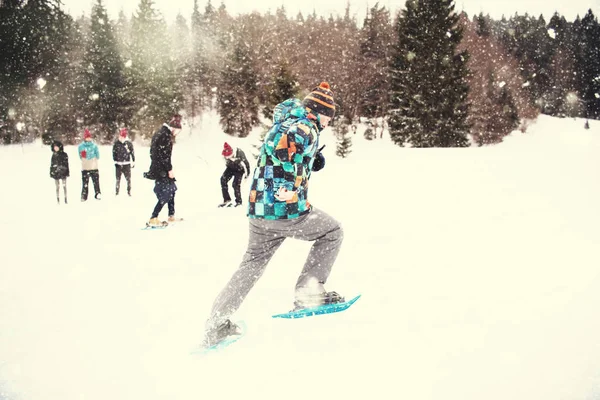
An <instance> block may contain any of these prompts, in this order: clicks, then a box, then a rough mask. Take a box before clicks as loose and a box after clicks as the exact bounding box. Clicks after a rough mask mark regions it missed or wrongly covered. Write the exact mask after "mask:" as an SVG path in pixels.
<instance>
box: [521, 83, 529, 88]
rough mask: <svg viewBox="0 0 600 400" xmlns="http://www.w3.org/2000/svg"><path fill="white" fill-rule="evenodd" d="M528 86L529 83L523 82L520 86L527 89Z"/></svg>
mask: <svg viewBox="0 0 600 400" xmlns="http://www.w3.org/2000/svg"><path fill="white" fill-rule="evenodd" d="M529 85H530V83H529V82H525V83H524V84H522V85H521V87H527V86H529Z"/></svg>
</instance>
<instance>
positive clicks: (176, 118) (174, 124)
mask: <svg viewBox="0 0 600 400" xmlns="http://www.w3.org/2000/svg"><path fill="white" fill-rule="evenodd" d="M169 126H170V127H171V128H175V129H181V115H179V114H175V115H173V118H171V120H170V121H169Z"/></svg>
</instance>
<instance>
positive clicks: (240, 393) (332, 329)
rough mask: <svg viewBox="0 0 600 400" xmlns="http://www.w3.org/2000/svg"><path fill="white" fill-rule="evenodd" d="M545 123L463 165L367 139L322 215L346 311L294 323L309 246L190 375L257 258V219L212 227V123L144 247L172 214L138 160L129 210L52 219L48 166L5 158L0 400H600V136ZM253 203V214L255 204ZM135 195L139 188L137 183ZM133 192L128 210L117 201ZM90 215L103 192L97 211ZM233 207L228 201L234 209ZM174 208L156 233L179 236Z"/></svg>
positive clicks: (474, 153)
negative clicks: (225, 304) (333, 223)
mask: <svg viewBox="0 0 600 400" xmlns="http://www.w3.org/2000/svg"><path fill="white" fill-rule="evenodd" d="M590 123H591V129H589V130H584V129H583V125H584V121H583V120H580V119H579V120H573V119H556V118H550V117H545V116H541V117H540V118H539V120H538V121H537V123H535V124H533V125H532V126H531V127H530V129H529V131H528V133H527V134H524V135H523V134H521V133H520V132H515V133H514V134H513V135H512V136H511V137H508V138H507V139H506V140H505V142H504V143H502V144H500V145H498V146H494V147H485V148H475V147H474V148H468V149H402V148H399V147H397V146H392V145H390V143H389V139H387V138H385V137H384V139H383V140H375V141H366V140H364V139H363V138H362V136H361V135H360V133H361V129H359V135H357V136H356V137H355V140H354V146H353V153H352V154H351V155H350V157H348V158H346V159H341V158H338V157H336V156H335V155H334V151H335V142H334V140H333V132H332V131H331V130H330V129H328V130H326V131H325V132H324V133H323V136H322V137H323V139H324V142H325V143H327V144H328V146H327V147H326V148H325V150H324V154H325V156H326V157H327V165H326V167H325V168H324V169H323V171H320V172H316V173H314V175H313V177H312V179H311V189H310V194H309V198H310V200H311V203H312V204H313V205H315V206H316V207H318V208H321V209H323V210H325V211H327V212H329V213H330V214H331V215H333V216H334V217H336V218H337V219H338V220H339V221H341V222H342V224H343V226H344V229H345V241H344V244H343V247H342V251H341V252H340V255H339V258H338V261H337V263H336V265H335V266H334V269H333V272H332V275H331V277H330V279H329V281H328V283H327V285H326V287H327V288H328V290H335V291H337V292H339V293H341V294H343V295H345V296H346V297H347V298H349V297H353V296H354V295H355V294H359V293H360V294H362V298H361V299H360V300H359V301H358V302H357V303H356V304H355V305H354V306H353V307H352V308H351V309H350V310H348V311H347V312H343V313H339V314H334V315H330V316H325V317H324V316H318V317H314V318H308V319H304V320H280V319H272V318H271V315H272V314H275V313H279V312H285V311H288V310H289V309H290V308H291V307H292V301H293V289H294V284H295V282H296V278H297V275H298V274H299V273H300V270H301V269H302V265H303V262H304V258H305V256H306V255H307V253H308V249H309V245H310V243H304V242H294V241H287V242H285V243H284V245H283V246H282V247H281V249H280V251H279V252H278V253H277V254H276V256H275V257H274V259H273V260H272V262H271V264H270V265H269V268H268V269H267V271H266V273H265V275H264V276H263V277H262V279H261V280H260V281H259V283H258V284H257V286H256V287H255V288H254V290H253V291H252V292H251V293H250V295H249V297H248V298H247V300H246V302H245V303H244V304H243V305H242V308H241V309H240V310H239V312H238V313H237V317H239V318H240V319H243V320H245V321H246V323H247V325H248V329H249V331H248V334H247V336H246V337H245V338H243V339H242V340H241V341H239V342H237V343H236V344H235V345H233V346H232V347H230V348H228V349H227V351H226V352H223V353H220V354H213V355H211V356H209V357H206V358H198V357H193V356H190V355H189V352H190V350H191V349H193V348H194V347H195V346H196V345H198V344H199V343H200V341H201V339H202V330H203V326H204V321H205V319H206V317H207V316H208V312H209V310H210V307H211V305H212V301H213V299H214V297H215V296H216V294H217V293H218V292H219V291H220V290H221V288H222V286H223V285H224V284H225V283H226V281H227V280H228V278H229V277H230V275H231V274H232V273H233V271H234V270H235V269H236V268H237V265H238V263H239V261H240V260H241V257H242V255H243V253H244V251H245V246H246V241H247V226H248V222H247V219H246V217H245V210H242V209H225V210H223V209H217V208H216V205H217V204H218V203H219V202H221V195H220V187H219V177H220V174H221V173H222V171H223V169H224V163H223V161H222V160H221V158H220V152H221V149H222V146H223V142H224V141H225V140H227V141H228V142H229V143H230V144H232V145H239V146H241V147H242V148H243V149H245V150H246V153H247V155H248V156H249V157H251V154H250V153H251V150H252V144H253V143H256V136H254V138H251V139H245V140H232V139H230V138H228V137H226V136H225V135H224V134H222V133H221V131H220V129H219V127H218V125H217V123H216V118H215V117H214V116H210V115H209V116H207V117H205V119H204V120H203V121H200V122H199V123H197V124H196V125H195V126H194V128H193V129H192V128H191V127H190V126H187V127H185V129H184V131H183V132H182V134H181V137H180V138H178V142H177V144H176V145H175V148H174V151H173V165H174V171H175V175H176V177H177V183H178V186H179V191H178V192H177V197H176V206H177V214H178V215H179V216H181V217H183V218H185V219H186V221H184V222H183V223H180V224H178V225H175V226H172V227H169V228H167V229H165V230H161V231H143V230H141V229H140V228H142V227H143V226H144V223H145V221H147V220H148V219H149V217H150V213H151V211H152V208H153V207H154V204H155V202H156V199H155V197H154V194H153V192H152V182H151V181H149V180H146V179H144V178H142V172H144V171H146V170H147V168H148V165H149V154H148V150H149V149H148V147H143V146H142V145H141V144H137V145H136V155H137V159H138V162H137V164H136V167H135V169H134V170H133V172H134V174H133V175H134V176H133V185H134V186H133V197H132V198H127V197H122V196H120V197H115V196H114V179H115V178H114V166H113V164H112V160H111V148H110V146H106V147H101V149H100V157H101V160H100V179H101V187H102V193H103V199H102V200H101V201H96V200H94V199H93V198H92V196H90V200H88V201H87V202H86V203H81V202H80V201H79V197H80V190H81V178H80V176H81V175H80V171H79V167H80V164H79V160H78V158H77V150H76V148H75V147H74V146H66V147H65V150H66V152H67V153H68V154H69V157H70V167H71V177H70V178H69V180H68V189H69V200H70V203H69V204H68V205H64V204H61V205H57V204H56V201H55V193H54V181H53V180H52V179H50V178H49V175H48V170H49V165H50V157H51V152H50V149H49V146H42V145H40V144H32V145H25V146H1V147H0V171H2V172H1V175H0V176H1V181H2V189H1V193H2V196H0V209H1V210H2V211H3V216H2V223H1V224H0V235H1V240H0V243H1V244H0V246H1V247H2V251H1V253H0V254H1V255H0V399H2V400H109V399H111V400H133V399H143V400H162V399H165V400H166V399H168V400H175V399H177V400H188V399H190V400H191V399H216V398H218V399H245V398H251V399H261V400H271V399H273V400H280V399H282V400H295V399H303V400H304V399H345V400H348V399H365V400H366V399H387V398H390V399H391V398H394V399H407V400H408V399H410V400H507V399H511V400H593V399H600V319H599V318H598V310H597V308H598V306H599V305H600V268H599V267H600V246H599V244H600V228H599V227H600V212H599V209H600V122H597V121H591V122H590ZM248 184H249V181H247V182H245V184H244V188H243V194H244V202H245V201H246V196H247V185H248ZM122 185H124V182H123V183H122ZM122 191H124V189H123V190H122ZM91 193H92V195H93V189H92V191H91ZM231 193H232V194H233V191H232V192H231ZM166 213H167V210H166V207H165V209H164V210H163V213H162V214H161V217H162V218H163V219H166Z"/></svg>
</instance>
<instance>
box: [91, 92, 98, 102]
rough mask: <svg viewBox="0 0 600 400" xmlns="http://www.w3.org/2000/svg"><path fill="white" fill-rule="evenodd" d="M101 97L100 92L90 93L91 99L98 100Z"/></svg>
mask: <svg viewBox="0 0 600 400" xmlns="http://www.w3.org/2000/svg"><path fill="white" fill-rule="evenodd" d="M99 98H100V95H98V93H94V94H92V95H90V100H94V101H95V100H98V99H99Z"/></svg>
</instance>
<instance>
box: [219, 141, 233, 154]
mask: <svg viewBox="0 0 600 400" xmlns="http://www.w3.org/2000/svg"><path fill="white" fill-rule="evenodd" d="M221 154H223V157H229V156H230V155H232V154H233V149H232V148H231V146H230V145H229V144H227V142H225V144H224V145H223V151H222V152H221Z"/></svg>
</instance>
